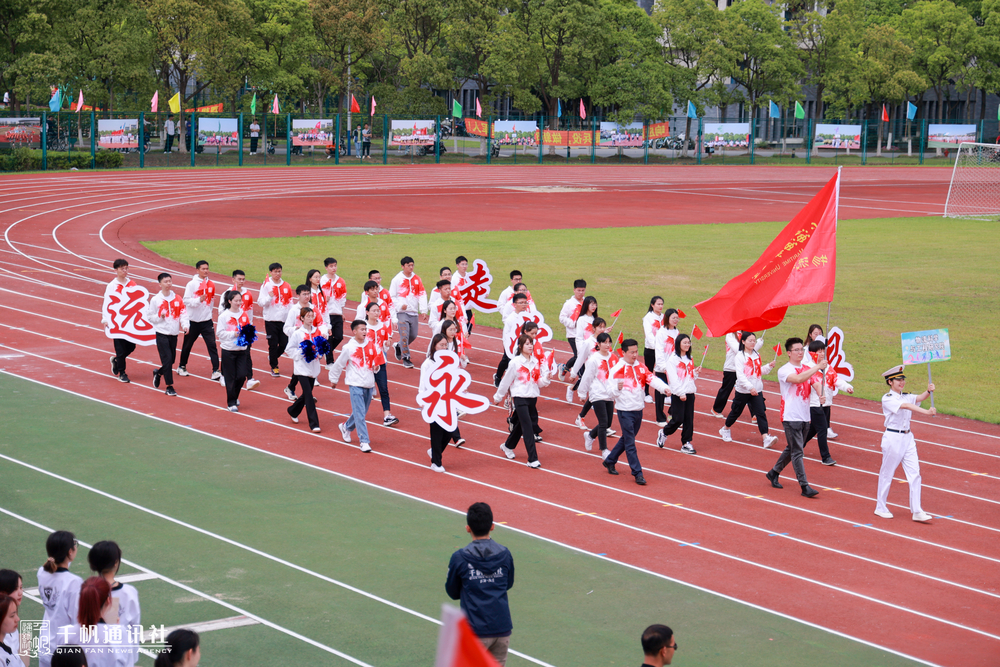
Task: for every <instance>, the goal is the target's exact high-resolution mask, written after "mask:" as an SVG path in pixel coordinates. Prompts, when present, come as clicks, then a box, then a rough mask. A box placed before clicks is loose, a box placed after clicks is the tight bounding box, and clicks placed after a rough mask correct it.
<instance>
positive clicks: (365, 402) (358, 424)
mask: <svg viewBox="0 0 1000 667" xmlns="http://www.w3.org/2000/svg"><path fill="white" fill-rule="evenodd" d="M348 390H349V391H350V393H351V416H350V417H349V418H348V419H347V424H345V425H344V427H345V428H346V429H347V432H348V433H350V432H351V431H353V430H354V429H355V428H357V429H358V440H359V441H360V442H367V443H369V444H371V440H369V439H368V424H366V423H365V417H366V416H367V415H368V406H369V405H371V404H372V390H371V389H370V388H368V387H348Z"/></svg>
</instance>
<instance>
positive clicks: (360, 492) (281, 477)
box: [0, 374, 913, 667]
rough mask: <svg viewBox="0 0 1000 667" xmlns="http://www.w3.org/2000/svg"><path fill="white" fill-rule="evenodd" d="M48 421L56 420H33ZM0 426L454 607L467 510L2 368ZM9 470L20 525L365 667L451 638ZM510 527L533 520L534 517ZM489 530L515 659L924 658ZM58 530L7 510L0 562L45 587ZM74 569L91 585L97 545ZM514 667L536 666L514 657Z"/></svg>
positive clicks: (187, 619)
mask: <svg viewBox="0 0 1000 667" xmlns="http://www.w3.org/2000/svg"><path fill="white" fill-rule="evenodd" d="M42 412H44V414H45V419H38V418H34V417H33V416H37V415H39V414H41V413H42ZM0 420H2V423H3V424H4V429H3V432H2V433H0V454H2V455H3V456H6V457H11V458H13V459H16V460H18V461H21V462H24V463H27V464H31V465H33V466H36V467H38V468H41V469H44V470H46V471H50V472H52V473H55V474H58V475H61V476H63V477H65V478H67V480H73V481H76V482H79V483H83V484H86V485H88V486H90V487H93V488H96V489H98V490H101V491H104V492H106V493H108V494H112V495H114V496H117V497H118V498H121V499H123V500H127V501H130V502H132V503H135V504H137V505H141V506H143V507H146V508H149V509H152V510H155V511H156V512H159V513H162V514H163V515H166V516H169V517H172V518H175V519H177V520H179V521H183V522H187V523H189V524H191V525H192V526H197V527H200V528H202V529H205V530H208V531H213V532H215V533H218V534H220V535H222V536H225V537H227V538H229V539H231V540H235V541H238V542H241V543H243V544H246V545H249V546H251V547H253V548H255V549H257V550H260V551H262V552H265V553H268V554H272V555H274V556H277V557H280V558H282V559H285V560H287V561H289V562H290V563H293V564H296V565H299V566H301V567H304V568H308V569H310V570H313V571H316V572H318V573H321V574H322V575H324V576H327V577H331V578H334V579H337V580H339V581H342V582H345V583H347V584H350V585H352V586H355V587H358V588H360V589H363V590H365V591H368V592H370V593H372V594H375V595H378V596H381V597H384V598H387V599H389V600H391V601H393V602H395V603H397V604H400V605H403V606H405V607H407V608H409V609H412V610H415V611H418V612H420V613H422V614H426V615H427V616H431V617H434V618H437V617H439V615H440V608H441V604H442V603H443V602H446V601H447V596H446V595H445V593H444V578H445V573H446V568H447V563H448V559H449V557H450V555H451V553H452V551H453V550H455V549H457V548H460V547H462V546H463V545H464V544H465V543H466V541H467V535H466V533H465V530H464V528H465V526H464V517H463V516H462V514H461V513H456V512H451V511H448V510H444V509H441V508H437V507H434V506H431V505H428V504H426V503H423V502H419V501H417V500H412V499H409V498H406V497H403V496H400V495H396V494H393V493H389V492H387V491H383V490H380V489H376V488H372V487H370V486H366V485H363V484H359V483H357V482H354V481H351V480H346V479H344V478H342V477H338V476H335V475H332V474H329V473H326V472H323V471H319V470H316V469H312V468H308V467H305V466H302V465H299V464H296V463H293V462H290V461H285V460H282V459H278V458H275V457H272V456H269V455H267V454H264V453H261V452H258V451H254V450H249V449H246V448H243V447H239V446H237V445H235V444H232V443H229V442H225V441H222V440H218V439H216V438H213V437H209V436H205V435H201V434H198V433H195V432H192V431H190V430H186V429H184V428H182V427H179V426H173V425H168V424H165V423H163V422H159V421H156V420H153V419H151V418H149V417H145V416H143V415H140V414H136V413H132V412H127V411H125V410H121V409H118V408H115V407H112V406H109V405H104V404H100V403H98V402H96V401H94V400H90V399H87V398H84V397H79V396H73V395H70V394H68V393H64V392H61V391H58V390H55V389H51V388H48V387H44V386H41V385H39V384H35V383H32V382H28V381H26V380H21V379H18V378H14V377H12V376H9V375H6V374H0ZM260 428H262V429H268V428H271V427H269V426H267V425H263V426H260ZM244 431H245V429H243V430H242V431H241V430H240V429H237V430H235V431H233V433H234V435H235V436H239V435H240V434H241V432H244ZM267 434H269V435H273V436H274V437H281V436H282V435H283V432H282V431H279V430H277V429H275V431H274V433H273V434H270V432H267ZM334 446H335V445H334ZM375 464H376V465H377V460H375ZM345 472H347V473H350V470H345ZM417 474H427V475H429V476H430V475H432V473H430V472H426V471H425V470H423V469H421V470H419V471H418V472H417ZM0 477H2V479H3V480H4V484H3V491H0V507H2V508H3V509H5V510H7V511H9V512H13V513H16V514H17V515H20V516H22V517H24V518H25V519H28V520H30V521H34V522H37V523H38V524H41V525H42V526H44V527H47V528H51V529H61V530H71V531H73V532H74V533H75V534H76V537H77V538H78V539H79V540H80V541H82V542H86V543H91V544H92V543H94V542H96V541H98V540H102V539H113V540H115V541H117V542H118V543H119V545H120V546H121V547H122V550H123V552H124V558H125V559H126V560H129V561H133V562H135V563H137V564H138V565H140V566H142V567H145V568H148V569H150V570H153V571H155V572H156V573H158V574H160V575H162V576H165V577H169V578H172V579H175V580H177V581H180V582H182V583H184V584H185V585H187V586H190V587H192V588H195V589H197V590H198V591H201V592H203V593H205V594H206V595H208V596H209V597H211V598H215V599H218V600H223V601H226V602H228V603H231V604H233V605H236V606H237V607H240V608H242V609H244V610H247V611H249V612H250V613H252V614H256V615H259V616H261V617H264V618H265V619H267V620H269V621H271V622H273V623H276V624H278V625H280V626H283V627H285V628H287V629H289V630H291V631H293V632H296V633H300V634H301V635H303V636H305V637H308V638H311V639H313V640H315V641H317V642H320V643H322V644H325V645H327V646H332V647H335V648H336V649H338V650H340V651H343V652H345V653H347V654H349V655H352V656H354V657H356V658H358V659H360V660H362V661H364V662H366V663H368V664H371V665H380V666H381V665H430V664H432V663H433V659H434V652H435V646H436V641H437V630H438V628H437V626H436V625H435V624H433V623H431V622H430V621H427V620H424V619H421V618H418V617H415V616H413V615H411V614H407V613H405V612H403V611H400V610H398V609H395V608H393V607H390V606H387V605H385V604H383V603H380V602H377V601H374V600H371V599H369V598H367V597H364V596H362V595H360V594H358V593H355V592H351V591H348V590H345V589H344V588H342V587H338V586H336V585H334V584H332V583H329V582H326V581H323V580H321V579H318V578H316V577H314V576H311V575H309V574H306V573H303V572H300V571H297V570H295V569H293V568H292V567H289V566H288V565H285V564H282V563H277V562H274V561H273V560H270V559H267V558H265V557H263V556H261V555H258V554H254V553H251V552H249V551H247V550H244V549H241V548H238V547H236V546H234V545H231V544H227V543H226V542H223V541H220V540H218V539H214V538H213V537H210V536H207V535H204V534H200V533H197V532H195V531H194V530H193V529H192V528H190V527H185V526H182V525H178V524H177V523H174V522H171V521H169V520H167V519H165V518H163V517H158V516H153V515H150V514H149V513H146V512H143V511H140V510H139V509H137V508H134V507H129V506H127V505H125V504H123V503H122V502H118V501H116V500H115V499H112V498H108V497H104V496H101V495H98V494H96V493H94V492H93V491H89V490H86V489H82V488H79V487H77V486H74V485H72V484H71V483H70V482H69V481H67V480H60V479H56V478H53V477H51V476H50V475H46V474H43V473H42V472H40V471H37V470H32V469H29V468H27V467H25V466H23V465H19V464H17V463H14V462H11V461H9V460H7V459H3V458H0ZM428 479H429V478H428ZM497 493H499V492H495V491H489V490H483V491H482V493H480V494H477V495H476V496H475V497H470V498H469V499H468V501H469V503H471V502H474V501H477V500H485V501H487V502H490V501H492V500H493V497H494V496H495V495H496V494H497ZM496 519H497V521H506V522H509V523H510V525H511V526H513V527H525V528H530V525H529V524H528V523H526V522H525V521H524V520H523V518H522V517H514V516H511V517H508V516H497V517H496ZM567 520H572V517H569V516H567ZM494 536H495V538H496V539H497V540H498V541H499V542H501V543H502V544H505V545H506V546H508V547H509V548H510V549H511V551H512V553H513V554H514V559H515V563H516V568H517V569H516V573H517V575H516V585H515V587H514V589H513V590H512V591H511V593H510V600H511V609H512V614H513V618H514V625H515V630H514V636H513V639H512V642H511V644H512V647H513V648H515V649H516V650H518V651H521V652H524V653H526V654H528V655H531V656H534V657H535V658H538V659H540V660H543V661H545V662H548V663H550V664H552V665H556V666H557V667H573V666H576V665H589V666H599V665H614V666H616V667H617V666H620V665H621V666H628V665H634V664H638V662H639V661H640V660H641V657H642V655H641V653H640V650H639V642H638V638H639V635H640V633H641V631H642V629H643V628H644V627H645V626H646V625H648V624H650V623H653V622H665V623H667V624H669V625H671V626H672V627H673V628H674V630H675V632H676V636H677V638H678V641H679V643H680V644H681V646H682V647H683V648H682V649H681V651H682V652H683V653H682V655H683V664H685V665H714V666H725V665H741V666H744V665H751V666H752V665H761V666H763V665H774V664H855V665H886V666H889V665H892V666H895V665H907V664H913V663H911V662H910V661H908V660H906V659H903V658H900V657H899V656H896V655H894V654H891V653H888V652H885V651H882V650H879V649H875V648H872V647H870V646H867V645H864V644H861V643H859V642H856V641H853V640H850V639H846V638H843V637H840V636H837V635H834V634H831V633H828V632H826V631H824V630H821V629H818V628H814V627H810V626H806V625H804V624H801V623H798V622H797V621H794V620H789V619H786V618H783V617H780V616H776V615H773V614H770V613H767V612H763V611H759V610H756V609H753V608H751V607H748V606H745V605H742V604H738V603H735V602H732V601H729V600H726V599H723V598H720V597H717V596H715V595H712V594H709V593H706V592H702V591H699V590H695V589H692V588H689V587H687V586H684V585H681V584H677V583H673V582H670V581H667V580H665V579H663V578H660V577H656V576H653V575H651V574H646V573H643V572H639V571H636V570H634V569H630V568H626V567H623V566H619V565H616V564H613V563H609V562H607V561H604V560H601V559H598V558H597V557H595V556H591V555H587V554H583V553H580V552H577V551H573V550H571V549H568V548H565V547H562V546H559V545H556V544H552V543H550V542H547V541H544V540H541V539H537V538H534V537H531V536H528V535H525V534H523V533H519V532H515V531H512V530H508V529H506V528H505V527H503V526H498V527H497V530H496V531H495V533H494ZM45 538H46V530H45V529H44V528H40V527H37V526H33V525H30V524H29V523H26V522H25V521H23V520H21V519H18V518H15V517H12V516H10V515H8V514H4V513H0V545H2V551H0V560H2V562H0V566H2V567H8V568H11V569H14V570H17V571H19V572H20V573H21V574H22V575H23V577H24V580H25V586H26V587H32V586H34V585H36V583H37V581H36V575H35V572H36V570H37V568H38V566H39V565H40V564H41V563H42V562H43V561H44V556H45V552H44V543H45ZM614 546H615V545H609V548H608V551H609V552H613V551H614ZM611 555H612V556H613V553H612V554H611ZM129 569H130V568H124V569H123V572H125V571H128V570H129ZM71 571H73V572H75V573H77V574H79V575H81V576H84V577H86V576H87V567H86V548H85V547H83V546H81V549H80V553H79V555H78V558H77V561H76V562H75V563H74V564H73V566H72V568H71ZM678 574H679V575H680V574H682V573H678ZM720 576H724V573H720ZM135 586H136V588H137V589H138V591H139V595H140V601H141V607H142V612H143V614H142V623H143V625H144V626H146V627H148V626H149V625H150V624H155V625H157V626H159V625H160V624H163V625H166V626H174V625H185V624H190V623H194V622H199V621H205V620H208V619H219V618H228V617H231V616H235V615H236V614H237V613H238V612H236V611H233V610H230V609H225V608H223V607H222V606H219V605H217V604H215V603H214V602H212V601H210V600H206V599H204V598H201V597H198V596H197V595H194V594H192V593H190V592H188V591H184V590H182V589H180V588H177V587H176V586H174V585H172V584H170V583H168V582H165V581H163V580H150V581H142V582H137V583H136V584H135ZM24 605H25V606H24V607H23V608H22V614H21V615H22V617H23V618H25V619H37V618H40V617H41V608H40V607H39V605H37V604H35V603H33V602H30V601H27V602H25V603H24ZM202 654H203V657H202V660H203V664H209V665H213V666H217V667H226V666H230V665H232V666H237V665H239V666H243V665H258V664H271V663H273V664H287V665H318V664H324V665H341V664H343V665H346V664H348V662H347V661H346V660H344V659H342V658H338V657H336V656H333V655H330V654H328V653H326V652H324V651H322V650H321V649H319V648H316V647H314V646H310V645H309V644H307V643H305V642H304V641H302V640H300V639H296V638H293V637H290V636H288V635H287V634H282V633H281V632H279V631H278V630H276V629H273V628H268V627H265V626H262V625H255V626H251V627H243V628H238V629H228V630H218V631H214V632H209V633H204V634H203V635H202ZM151 662H152V661H151V660H150V659H149V658H145V657H144V658H142V659H141V661H140V664H142V665H144V666H148V665H150V664H151ZM678 662H679V661H678ZM508 664H510V665H511V667H526V666H527V665H528V664H529V663H528V662H526V661H525V660H523V659H520V658H517V657H514V656H512V657H511V658H510V660H509V662H508Z"/></svg>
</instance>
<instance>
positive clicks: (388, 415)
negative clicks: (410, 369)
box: [365, 302, 399, 427]
mask: <svg viewBox="0 0 1000 667" xmlns="http://www.w3.org/2000/svg"><path fill="white" fill-rule="evenodd" d="M367 310H368V313H367V315H368V319H367V320H366V322H365V323H366V324H367V325H368V333H367V334H365V337H366V338H367V339H368V340H369V341H372V342H373V343H375V350H376V351H377V356H378V358H377V359H376V360H375V363H376V364H378V370H377V371H375V385H376V386H377V387H378V398H379V401H380V402H381V403H382V426H386V427H388V426H395V425H396V424H398V423H399V419H397V418H396V416H395V415H393V414H392V403H391V402H390V400H389V365H388V364H387V363H385V359H386V355H387V354H389V347H390V342H389V341H390V340H391V339H392V325H391V324H389V323H388V322H381V321H379V319H378V315H379V311H380V308H379V305H378V304H377V303H371V302H369V303H368V306H367Z"/></svg>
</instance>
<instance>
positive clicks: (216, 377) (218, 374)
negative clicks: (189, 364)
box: [178, 371, 222, 380]
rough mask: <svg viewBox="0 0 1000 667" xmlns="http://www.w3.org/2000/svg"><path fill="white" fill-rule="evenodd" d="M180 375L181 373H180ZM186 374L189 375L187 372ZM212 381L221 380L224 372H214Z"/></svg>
mask: <svg viewBox="0 0 1000 667" xmlns="http://www.w3.org/2000/svg"><path fill="white" fill-rule="evenodd" d="M178 373H179V371H178ZM184 374H185V375H187V372H185V373H184ZM212 379H213V380H221V379H222V371H212Z"/></svg>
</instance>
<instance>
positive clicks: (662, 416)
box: [647, 373, 676, 422]
mask: <svg viewBox="0 0 1000 667" xmlns="http://www.w3.org/2000/svg"><path fill="white" fill-rule="evenodd" d="M654 375H656V377H658V378H660V379H661V380H663V384H667V374H666V373H654ZM648 388H649V387H648V386H647V389H648ZM666 399H667V397H666V396H664V395H663V394H661V393H660V392H658V391H656V390H655V389H654V390H653V405H654V406H656V421H657V422H665V421H667V415H666V413H665V412H663V403H664V401H666ZM675 400H676V399H670V405H673V404H674V401H675ZM670 414H673V411H672V410H671V412H670Z"/></svg>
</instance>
